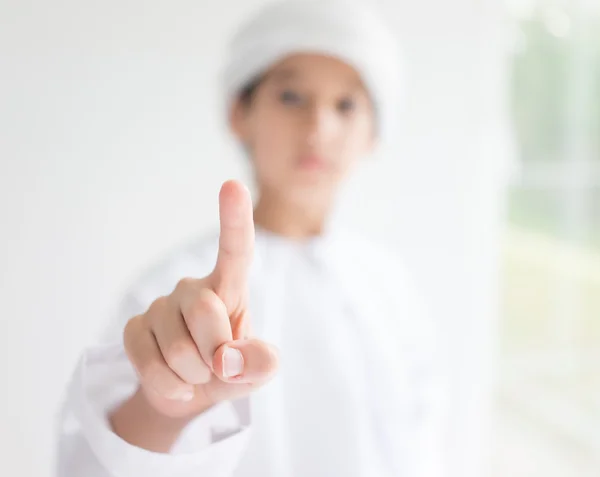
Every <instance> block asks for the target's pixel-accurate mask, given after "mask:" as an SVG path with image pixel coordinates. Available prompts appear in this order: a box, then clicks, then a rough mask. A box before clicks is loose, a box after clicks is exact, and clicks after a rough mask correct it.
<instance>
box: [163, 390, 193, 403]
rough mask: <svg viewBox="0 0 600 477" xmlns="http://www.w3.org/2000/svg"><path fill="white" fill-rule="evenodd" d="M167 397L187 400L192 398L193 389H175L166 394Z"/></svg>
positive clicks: (175, 399)
mask: <svg viewBox="0 0 600 477" xmlns="http://www.w3.org/2000/svg"><path fill="white" fill-rule="evenodd" d="M167 398H168V399H172V400H174V401H184V402H189V401H191V400H192V399H194V391H183V392H181V391H177V392H175V393H173V394H171V395H170V396H167Z"/></svg>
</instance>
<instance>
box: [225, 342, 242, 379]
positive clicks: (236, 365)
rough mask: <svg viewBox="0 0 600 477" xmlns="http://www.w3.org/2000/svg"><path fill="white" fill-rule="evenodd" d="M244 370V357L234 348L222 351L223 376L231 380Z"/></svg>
mask: <svg viewBox="0 0 600 477" xmlns="http://www.w3.org/2000/svg"><path fill="white" fill-rule="evenodd" d="M243 370H244V357H243V356H242V353H241V352H240V351H239V350H237V349H235V348H229V347H227V348H225V351H223V376H224V377H226V378H233V377H234V376H238V375H240V374H242V371H243Z"/></svg>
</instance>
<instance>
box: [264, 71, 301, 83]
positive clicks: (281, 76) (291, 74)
mask: <svg viewBox="0 0 600 477" xmlns="http://www.w3.org/2000/svg"><path fill="white" fill-rule="evenodd" d="M269 76H270V77H271V78H272V79H274V80H275V81H281V82H283V81H286V80H289V79H294V78H297V77H298V76H299V75H298V71H296V70H295V69H293V68H289V67H288V68H279V69H276V70H274V71H273V72H271V74H270V75H269Z"/></svg>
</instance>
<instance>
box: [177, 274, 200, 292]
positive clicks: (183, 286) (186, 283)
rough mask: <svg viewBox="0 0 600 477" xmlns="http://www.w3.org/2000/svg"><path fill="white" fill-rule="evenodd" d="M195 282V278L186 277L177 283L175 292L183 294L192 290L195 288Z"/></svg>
mask: <svg viewBox="0 0 600 477" xmlns="http://www.w3.org/2000/svg"><path fill="white" fill-rule="evenodd" d="M195 281H196V280H194V279H193V278H189V277H184V278H182V279H181V280H179V281H178V282H177V285H176V286H175V291H177V292H179V293H183V292H185V291H186V290H190V289H192V288H193V286H194V283H195Z"/></svg>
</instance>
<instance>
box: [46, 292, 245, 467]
mask: <svg viewBox="0 0 600 477" xmlns="http://www.w3.org/2000/svg"><path fill="white" fill-rule="evenodd" d="M123 303H124V305H123V306H122V309H121V312H120V313H119V315H120V316H118V319H117V320H116V323H115V325H114V326H113V328H115V329H112V330H108V331H107V334H105V337H110V338H113V337H114V336H118V335H120V334H121V331H122V326H123V324H124V323H125V322H126V320H127V319H128V317H131V316H134V315H135V314H137V313H139V312H140V308H141V306H140V303H139V301H138V300H136V298H135V296H133V295H131V296H129V297H128V298H127V299H126V300H124V302H123ZM117 328H119V329H117ZM137 384H138V382H137V376H136V374H135V371H134V370H133V367H132V366H131V364H130V363H129V360H128V359H127V357H126V354H125V351H124V349H123V345H122V344H121V343H120V342H119V341H117V342H116V343H112V344H111V343H109V344H102V345H96V346H93V347H89V348H88V349H86V350H85V351H84V352H83V354H82V356H81V358H80V360H79V363H78V365H77V367H76V369H75V371H74V373H73V375H72V377H71V381H70V384H69V386H68V388H67V392H66V396H65V400H64V404H63V406H62V409H61V412H60V415H59V419H58V429H57V433H58V449H57V472H56V475H57V477H78V476H82V475H85V476H86V477H188V476H190V477H191V476H194V477H197V476H201V475H210V476H222V477H228V476H231V475H232V474H233V472H234V469H235V467H236V466H237V463H238V461H239V459H240V458H241V456H242V454H243V452H244V450H245V448H246V445H247V440H248V433H249V415H248V413H247V411H245V409H248V406H243V405H239V404H240V403H239V402H237V403H232V402H223V403H220V404H218V405H216V406H214V407H212V408H211V409H209V410H208V411H206V412H205V413H203V414H202V415H200V416H199V417H197V418H196V419H195V420H193V421H192V422H191V423H190V424H189V425H188V426H187V427H186V429H185V430H184V432H183V433H182V434H181V436H180V438H179V439H178V441H177V442H176V443H175V445H174V446H173V448H172V449H171V451H170V452H169V453H155V452H151V451H148V450H145V449H142V448H138V447H135V446H133V445H131V444H129V443H127V442H126V441H124V440H123V439H121V438H120V437H119V436H118V435H116V434H115V433H114V432H113V431H112V429H111V427H110V424H109V422H108V418H107V416H108V414H109V413H110V412H111V411H112V410H113V409H114V408H115V407H117V406H118V405H119V404H120V403H122V402H123V401H124V400H126V399H127V398H128V397H129V396H130V395H131V394H132V393H133V392H134V391H135V389H136V388H137Z"/></svg>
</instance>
